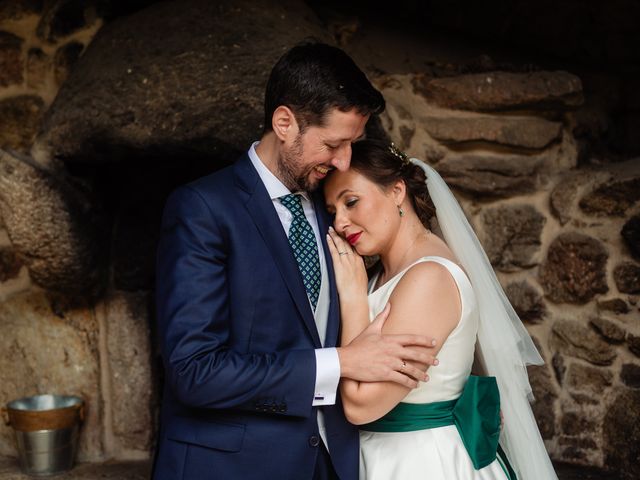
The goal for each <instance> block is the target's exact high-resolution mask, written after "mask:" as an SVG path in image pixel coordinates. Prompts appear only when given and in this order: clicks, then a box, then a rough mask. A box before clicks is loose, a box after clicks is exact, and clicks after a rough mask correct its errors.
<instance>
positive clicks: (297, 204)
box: [279, 194, 321, 310]
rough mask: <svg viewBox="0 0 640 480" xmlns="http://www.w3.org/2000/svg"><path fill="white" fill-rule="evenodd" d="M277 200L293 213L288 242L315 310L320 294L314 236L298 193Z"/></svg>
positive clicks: (317, 258)
mask: <svg viewBox="0 0 640 480" xmlns="http://www.w3.org/2000/svg"><path fill="white" fill-rule="evenodd" d="M279 200H280V203H282V205H284V206H285V207H287V209H288V210H289V211H290V212H291V214H292V215H293V221H292V222H291V227H290V228H289V244H290V245H291V248H292V249H293V255H294V256H295V257H296V261H297V262H298V268H299V269H300V274H301V275H302V281H303V282H304V286H305V288H306V289H307V295H308V296H309V300H310V301H311V305H313V309H314V310H315V308H316V305H317V303H318V296H319V295H320V281H321V274H320V257H319V256H318V244H317V243H316V236H315V235H314V233H313V229H312V228H311V225H310V224H309V221H308V220H307V217H305V215H304V210H303V209H302V202H301V200H300V196H299V195H296V194H290V195H285V196H284V197H280V198H279Z"/></svg>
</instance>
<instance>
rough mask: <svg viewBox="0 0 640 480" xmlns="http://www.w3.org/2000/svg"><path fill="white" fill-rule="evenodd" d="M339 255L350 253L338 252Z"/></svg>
mask: <svg viewBox="0 0 640 480" xmlns="http://www.w3.org/2000/svg"><path fill="white" fill-rule="evenodd" d="M338 255H349V252H338Z"/></svg>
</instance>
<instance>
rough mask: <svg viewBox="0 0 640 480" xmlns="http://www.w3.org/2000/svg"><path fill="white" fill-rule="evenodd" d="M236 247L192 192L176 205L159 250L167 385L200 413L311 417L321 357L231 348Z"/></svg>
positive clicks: (172, 201)
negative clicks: (230, 279)
mask: <svg viewBox="0 0 640 480" xmlns="http://www.w3.org/2000/svg"><path fill="white" fill-rule="evenodd" d="M227 252H228V245H227V244H226V243H225V234H224V232H223V231H222V229H221V228H219V226H218V224H217V223H216V219H215V216H214V214H213V212H211V210H210V209H209V207H208V205H207V204H206V202H205V201H204V199H203V198H202V197H201V196H200V194H199V193H198V192H197V191H195V190H194V189H191V188H189V187H183V188H181V189H179V190H177V191H176V192H174V193H173V194H172V195H171V196H170V197H169V199H168V201H167V204H166V206H165V211H164V215H163V221H162V233H161V238H160V243H159V247H158V264H157V285H156V287H157V288H156V302H157V316H158V326H159V329H158V330H159V331H158V333H159V335H160V342H161V348H162V356H163V361H164V366H165V370H166V381H167V382H168V383H169V386H170V388H171V389H172V390H173V392H174V394H175V395H176V397H177V398H178V400H179V401H180V402H181V403H183V404H185V405H187V406H192V407H199V408H212V409H227V408H237V409H246V410H253V411H262V412H270V413H273V414H277V415H291V416H302V417H307V416H309V415H310V414H311V412H312V401H313V396H314V383H315V368H316V364H315V353H314V350H313V349H300V350H290V351H279V352H273V353H267V354H240V353H239V352H236V351H234V350H233V349H231V348H229V346H228V338H229V325H230V324H231V323H232V322H233V321H234V319H233V318H230V313H229V308H228V305H229V298H228V295H229V293H228V288H227V281H226V268H227V267H226V260H227Z"/></svg>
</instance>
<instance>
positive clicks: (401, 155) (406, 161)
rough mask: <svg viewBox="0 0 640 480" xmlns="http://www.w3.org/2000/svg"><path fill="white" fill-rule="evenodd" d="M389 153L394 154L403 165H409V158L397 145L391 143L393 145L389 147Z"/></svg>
mask: <svg viewBox="0 0 640 480" xmlns="http://www.w3.org/2000/svg"><path fill="white" fill-rule="evenodd" d="M389 151H390V152H391V153H393V154H394V155H395V156H396V157H398V158H399V159H400V161H401V162H402V163H403V165H408V164H409V157H408V156H407V154H406V153H404V152H403V151H402V150H400V149H399V148H398V147H396V145H395V143H393V142H391V145H389Z"/></svg>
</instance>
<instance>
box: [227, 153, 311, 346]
mask: <svg viewBox="0 0 640 480" xmlns="http://www.w3.org/2000/svg"><path fill="white" fill-rule="evenodd" d="M234 169H235V176H236V184H237V185H238V186H239V187H240V188H241V189H242V190H244V192H245V193H246V202H245V206H246V209H247V212H248V213H249V215H250V216H251V218H252V219H253V221H254V223H255V225H256V227H257V228H258V230H259V231H260V235H261V236H262V239H263V240H264V242H265V243H266V245H267V247H268V249H269V252H271V255H272V257H273V259H274V262H275V264H276V266H277V268H278V271H279V272H280V275H281V276H282V279H283V280H284V282H285V284H286V285H287V289H288V290H289V293H290V295H291V298H292V299H293V301H294V303H295V304H296V307H297V309H298V311H299V312H300V316H301V317H302V319H303V321H304V324H305V326H306V328H307V330H308V332H309V334H310V335H311V337H312V338H313V342H314V344H315V345H316V347H318V348H320V347H321V344H320V337H319V336H318V329H317V327H316V323H315V320H314V318H313V312H312V311H311V305H310V303H309V297H308V296H307V291H306V289H305V287H304V284H303V283H302V276H301V275H300V270H299V269H298V263H297V262H296V259H295V257H294V256H293V251H292V250H291V246H290V245H289V239H288V238H287V235H286V234H285V232H284V230H283V228H282V223H280V219H279V218H278V214H277V212H276V211H275V209H274V208H273V202H272V201H271V198H270V197H269V194H268V193H267V189H266V188H265V186H264V184H263V183H262V181H260V177H259V176H258V173H257V172H256V170H255V168H254V167H253V165H252V164H251V160H250V159H249V156H248V155H246V154H245V155H244V156H243V157H242V158H241V159H240V160H238V161H237V162H236V163H235V165H234Z"/></svg>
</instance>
